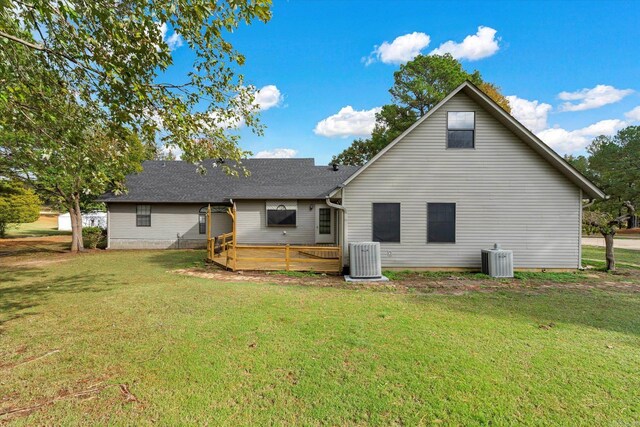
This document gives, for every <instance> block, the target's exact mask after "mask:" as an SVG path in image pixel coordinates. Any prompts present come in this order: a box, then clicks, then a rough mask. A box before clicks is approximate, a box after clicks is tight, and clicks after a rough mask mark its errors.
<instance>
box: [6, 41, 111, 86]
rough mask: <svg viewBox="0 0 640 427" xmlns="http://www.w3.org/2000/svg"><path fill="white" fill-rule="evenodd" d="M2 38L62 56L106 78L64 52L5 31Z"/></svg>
mask: <svg viewBox="0 0 640 427" xmlns="http://www.w3.org/2000/svg"><path fill="white" fill-rule="evenodd" d="M0 37H4V38H5V39H7V40H11V41H13V42H15V43H19V44H21V45H23V46H26V47H28V48H30V49H33V50H37V51H39V52H44V53H48V54H50V55H56V56H60V57H62V58H64V59H66V60H67V61H69V62H73V63H74V64H76V65H77V66H79V67H81V68H84V69H85V70H87V71H91V72H92V73H96V74H98V75H100V76H102V77H105V74H104V73H103V72H102V71H99V70H96V69H95V68H93V67H91V66H89V65H87V64H85V63H83V62H82V61H79V60H77V59H76V58H74V57H73V56H71V55H68V54H66V53H64V52H60V51H57V50H53V49H50V48H48V47H46V46H43V45H40V44H36V43H31V42H28V41H26V40H23V39H21V38H20V37H16V36H14V35H11V34H7V33H5V32H4V31H0Z"/></svg>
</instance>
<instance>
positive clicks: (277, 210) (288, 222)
mask: <svg viewBox="0 0 640 427" xmlns="http://www.w3.org/2000/svg"><path fill="white" fill-rule="evenodd" d="M297 212H298V203H297V202H296V201H293V202H292V201H289V200H287V201H268V202H267V226H268V227H295V226H296V214H297Z"/></svg>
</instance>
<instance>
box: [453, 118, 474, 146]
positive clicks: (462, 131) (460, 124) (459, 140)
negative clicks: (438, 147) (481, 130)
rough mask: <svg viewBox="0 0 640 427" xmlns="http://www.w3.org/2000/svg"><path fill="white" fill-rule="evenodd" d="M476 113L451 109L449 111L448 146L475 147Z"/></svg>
mask: <svg viewBox="0 0 640 427" xmlns="http://www.w3.org/2000/svg"><path fill="white" fill-rule="evenodd" d="M475 133H476V113H474V112H473V111H449V112H448V113H447V148H474V147H475Z"/></svg>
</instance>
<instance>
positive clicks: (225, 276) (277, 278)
mask: <svg viewBox="0 0 640 427" xmlns="http://www.w3.org/2000/svg"><path fill="white" fill-rule="evenodd" d="M171 273H176V274H182V275H187V276H193V277H200V278H204V279H211V280H215V281H220V282H236V283H237V282H251V283H273V284H278V285H298V286H315V287H334V288H343V289H371V290H379V291H389V292H396V293H436V294H448V295H462V294H465V293H468V292H497V291H503V290H505V289H508V290H514V291H518V290H521V291H527V292H544V291H547V290H554V289H563V290H567V289H575V290H606V291H622V292H640V271H637V270H625V269H621V270H620V271H618V272H617V273H615V274H611V273H604V272H597V271H588V272H584V273H576V274H571V275H570V276H566V277H565V276H561V278H558V277H556V276H553V275H552V274H549V275H548V277H547V276H546V275H545V273H540V274H539V275H538V276H533V277H531V276H526V277H522V278H514V279H492V278H486V276H485V277H482V276H480V275H475V276H474V275H472V274H458V273H451V274H438V275H429V274H424V273H418V272H416V273H405V274H404V275H403V277H402V278H400V279H397V280H393V281H389V282H356V283H353V282H352V283H349V282H345V280H344V278H343V277H342V276H333V275H321V274H310V275H305V276H303V277H295V276H290V275H287V274H277V273H269V272H262V271H245V272H231V271H225V270H222V269H219V268H216V267H206V268H186V269H180V270H172V271H171ZM567 274H570V273H567ZM478 276H480V277H478Z"/></svg>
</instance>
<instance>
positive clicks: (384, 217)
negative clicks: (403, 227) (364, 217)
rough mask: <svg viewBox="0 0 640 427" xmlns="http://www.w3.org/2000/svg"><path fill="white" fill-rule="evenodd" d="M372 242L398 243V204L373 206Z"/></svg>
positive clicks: (377, 204)
mask: <svg viewBox="0 0 640 427" xmlns="http://www.w3.org/2000/svg"><path fill="white" fill-rule="evenodd" d="M372 222H373V236H372V238H373V241H374V242H389V243H400V203H374V204H373V221H372Z"/></svg>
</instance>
